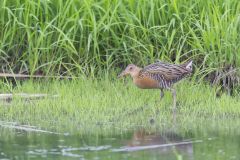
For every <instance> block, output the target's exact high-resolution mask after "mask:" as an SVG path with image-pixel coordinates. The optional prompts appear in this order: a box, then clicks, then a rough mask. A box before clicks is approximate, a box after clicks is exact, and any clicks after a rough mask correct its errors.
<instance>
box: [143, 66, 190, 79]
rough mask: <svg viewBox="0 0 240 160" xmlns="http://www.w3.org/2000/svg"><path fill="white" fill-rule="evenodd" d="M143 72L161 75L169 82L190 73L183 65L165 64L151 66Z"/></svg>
mask: <svg viewBox="0 0 240 160" xmlns="http://www.w3.org/2000/svg"><path fill="white" fill-rule="evenodd" d="M143 72H148V73H150V74H159V75H162V76H164V78H165V79H167V80H176V79H179V78H180V77H183V76H184V75H186V74H188V73H189V71H188V70H187V69H186V68H184V67H183V66H181V65H176V64H170V63H165V62H157V63H154V64H150V65H148V66H146V67H144V68H143Z"/></svg>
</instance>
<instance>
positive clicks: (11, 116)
mask: <svg viewBox="0 0 240 160" xmlns="http://www.w3.org/2000/svg"><path fill="white" fill-rule="evenodd" d="M2 86H3V85H2ZM10 88H11V87H10ZM176 89H177V124H178V125H180V126H182V127H185V128H187V129H191V128H195V127H196V128H197V127H199V126H201V124H202V123H206V122H207V121H208V120H211V121H216V122H214V123H213V124H216V123H225V122H226V121H234V119H236V118H239V116H240V109H239V107H238V106H239V96H235V97H230V96H227V95H222V96H221V97H220V98H216V96H215V94H216V93H215V89H214V88H211V87H209V86H208V85H205V84H194V83H191V82H189V81H187V80H184V81H183V82H181V83H179V84H177V85H176ZM1 90H2V92H4V93H6V92H9V87H2V88H1ZM11 92H13V93H20V92H24V93H48V94H51V95H54V94H58V95H59V97H58V98H45V99H40V100H32V101H25V100H21V99H19V98H17V97H16V98H15V99H14V100H13V101H12V102H11V103H10V105H6V104H5V103H2V104H1V107H0V117H1V119H0V120H3V121H13V122H18V123H20V124H30V125H35V126H38V127H40V128H42V129H47V130H51V131H58V132H73V133H76V132H78V131H82V132H96V130H98V129H100V130H105V131H107V132H109V131H110V130H111V129H112V128H119V129H122V130H125V129H127V128H137V127H141V126H142V127H150V128H151V126H152V125H151V124H150V120H151V119H154V121H155V123H154V126H155V125H157V126H158V127H163V128H169V127H170V126H172V125H173V120H172V108H171V107H172V97H171V93H170V92H166V94H165V97H164V99H163V100H162V101H159V93H160V91H159V90H141V89H138V88H137V87H135V86H134V85H133V84H132V82H130V81H125V82H124V81H122V80H116V79H113V80H109V79H108V78H106V79H101V80H92V79H84V78H83V79H78V80H72V81H67V80H63V81H56V80H46V81H37V82H36V81H34V82H33V81H31V80H29V81H26V82H22V83H20V82H18V83H17V87H14V88H12V89H11ZM142 106H145V109H143V110H142V111H138V112H136V111H135V110H136V109H139V108H141V107H142ZM134 111H135V112H134ZM193 124H194V125H193ZM209 127H210V126H209ZM228 127H230V126H228Z"/></svg>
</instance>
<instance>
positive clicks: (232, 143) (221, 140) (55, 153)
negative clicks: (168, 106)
mask: <svg viewBox="0 0 240 160" xmlns="http://www.w3.org/2000/svg"><path fill="white" fill-rule="evenodd" d="M8 125H9V124H5V126H4V125H2V126H1V127H0V158H1V159H82V160H87V159H94V160H100V159H104V160H107V159H119V160H120V159H121V160H122V159H146V160H147V159H162V160H172V159H178V160H182V159H184V160H185V159H186V160H193V159H194V160H195V159H199V160H202V159H204V160H207V159H211V160H212V159H219V160H221V159H223V160H225V159H240V136H239V135H237V134H228V133H227V132H226V131H224V133H222V134H220V133H219V131H217V132H214V129H213V130H212V131H211V132H187V133H186V132H182V131H181V130H179V131H178V130H174V131H173V130H172V131H171V130H168V131H162V130H161V131H160V130H157V129H156V131H154V132H150V131H146V129H136V130H129V131H126V132H123V133H121V132H120V133H119V132H116V133H111V134H109V135H102V134H96V135H86V134H81V133H77V134H58V133H54V132H47V131H44V130H38V129H36V130H35V128H34V127H32V126H21V127H17V128H15V127H9V126H8ZM13 126H14V125H13ZM14 128H15V129H14ZM26 128H31V129H30V130H28V129H26Z"/></svg>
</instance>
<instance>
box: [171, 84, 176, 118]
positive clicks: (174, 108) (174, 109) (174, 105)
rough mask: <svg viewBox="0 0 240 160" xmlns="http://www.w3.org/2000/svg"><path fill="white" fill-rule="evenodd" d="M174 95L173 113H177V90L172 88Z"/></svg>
mask: <svg viewBox="0 0 240 160" xmlns="http://www.w3.org/2000/svg"><path fill="white" fill-rule="evenodd" d="M171 91H172V97H173V114H174V115H175V112H176V90H175V89H173V88H171Z"/></svg>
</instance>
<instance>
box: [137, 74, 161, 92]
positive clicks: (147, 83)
mask: <svg viewBox="0 0 240 160" xmlns="http://www.w3.org/2000/svg"><path fill="white" fill-rule="evenodd" d="M133 82H134V84H135V85H136V86H137V87H139V88H142V89H157V88H159V85H158V82H157V81H156V80H154V79H151V78H149V77H147V76H144V77H134V78H133Z"/></svg>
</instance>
